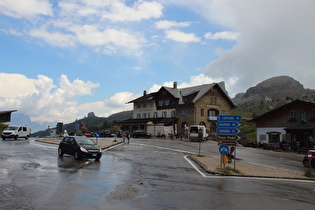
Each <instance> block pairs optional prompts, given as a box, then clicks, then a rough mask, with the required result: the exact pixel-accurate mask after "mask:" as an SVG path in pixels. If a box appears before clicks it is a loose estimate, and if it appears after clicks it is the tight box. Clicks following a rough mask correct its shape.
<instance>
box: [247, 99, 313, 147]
mask: <svg viewBox="0 0 315 210" xmlns="http://www.w3.org/2000/svg"><path fill="white" fill-rule="evenodd" d="M251 121H252V122H255V123H256V127H257V143H258V144H259V143H260V144H269V145H271V147H274V148H277V147H281V145H282V144H285V145H288V146H289V147H290V148H291V149H294V150H300V149H301V148H306V147H308V148H313V145H314V144H315V142H314V135H315V103H313V102H309V101H302V100H295V101H292V102H289V103H287V104H285V105H283V106H280V107H278V108H276V109H273V110H271V111H269V112H267V113H264V114H262V115H260V116H258V117H255V118H254V119H252V120H251Z"/></svg>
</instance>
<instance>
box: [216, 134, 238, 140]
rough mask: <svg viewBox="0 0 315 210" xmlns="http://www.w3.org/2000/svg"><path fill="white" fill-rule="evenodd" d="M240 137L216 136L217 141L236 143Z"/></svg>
mask: <svg viewBox="0 0 315 210" xmlns="http://www.w3.org/2000/svg"><path fill="white" fill-rule="evenodd" d="M239 139H240V137H239V136H238V135H218V140H231V141H237V140H239Z"/></svg>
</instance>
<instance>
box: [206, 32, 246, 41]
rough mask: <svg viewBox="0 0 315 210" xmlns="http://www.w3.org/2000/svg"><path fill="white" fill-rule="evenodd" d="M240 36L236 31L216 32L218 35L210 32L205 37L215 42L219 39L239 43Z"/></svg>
mask: <svg viewBox="0 0 315 210" xmlns="http://www.w3.org/2000/svg"><path fill="white" fill-rule="evenodd" d="M239 36H240V34H239V33H238V32H235V31H222V32H216V33H214V34H213V33H211V32H208V33H206V34H205V35H204V37H205V38H206V39H213V40H218V39H227V40H235V41H237V40H238V38H239Z"/></svg>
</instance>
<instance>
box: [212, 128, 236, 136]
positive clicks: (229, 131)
mask: <svg viewBox="0 0 315 210" xmlns="http://www.w3.org/2000/svg"><path fill="white" fill-rule="evenodd" d="M239 132H240V130H238V129H237V128H219V127H218V128H217V134H218V135H230V134H233V135H236V134H238V133H239Z"/></svg>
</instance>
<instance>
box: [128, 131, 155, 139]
mask: <svg viewBox="0 0 315 210" xmlns="http://www.w3.org/2000/svg"><path fill="white" fill-rule="evenodd" d="M131 136H132V137H133V138H150V137H151V134H150V133H146V132H144V131H134V132H133V133H132V135H131Z"/></svg>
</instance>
